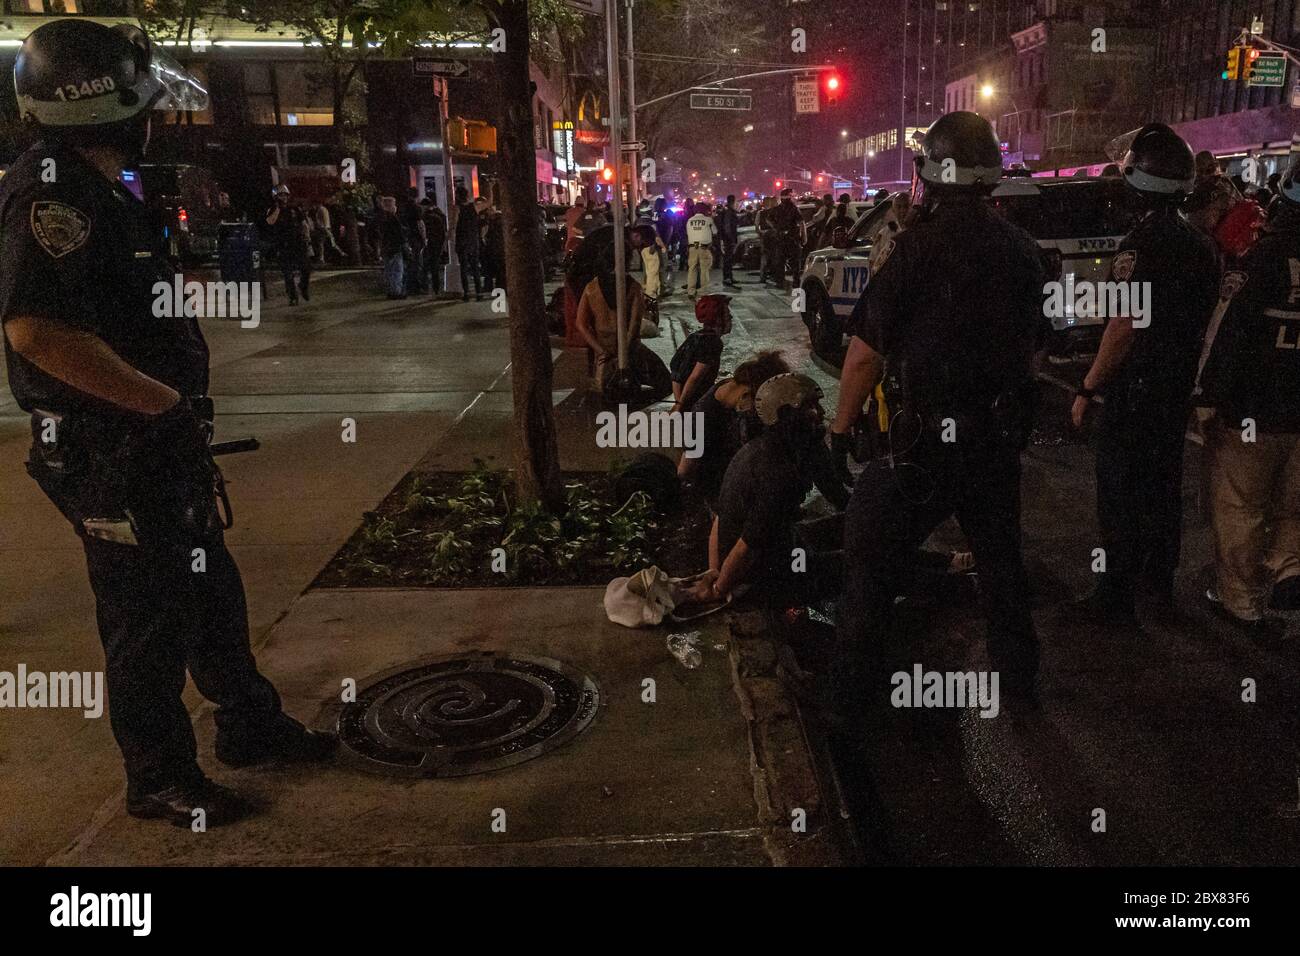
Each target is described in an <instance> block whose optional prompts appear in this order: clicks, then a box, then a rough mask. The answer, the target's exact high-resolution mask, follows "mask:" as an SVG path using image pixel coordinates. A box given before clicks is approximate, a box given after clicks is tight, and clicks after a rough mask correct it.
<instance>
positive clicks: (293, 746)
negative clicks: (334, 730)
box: [216, 714, 339, 767]
mask: <svg viewBox="0 0 1300 956" xmlns="http://www.w3.org/2000/svg"><path fill="white" fill-rule="evenodd" d="M338 745H339V739H338V737H337V736H335V735H334V734H329V733H322V732H320V731H315V730H308V729H307V728H306V727H304V726H303V725H302V724H300V723H298V721H296V720H294V719H293V718H292V717H290V716H288V715H287V714H280V715H279V716H277V717H276V718H275V719H274V720H273V721H272V722H271V723H270V725H268V726H265V727H262V728H259V729H258V730H256V731H253V732H250V733H246V734H243V733H241V734H240V735H238V736H235V735H233V734H222V733H221V732H220V731H218V732H217V745H216V752H217V759H218V760H220V761H221V762H222V763H223V764H225V765H226V766H227V767H251V766H254V765H255V764H263V763H319V762H321V761H323V760H327V759H329V758H330V757H331V756H332V755H333V754H334V751H335V750H337V749H338Z"/></svg>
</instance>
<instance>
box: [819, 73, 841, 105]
mask: <svg viewBox="0 0 1300 956" xmlns="http://www.w3.org/2000/svg"><path fill="white" fill-rule="evenodd" d="M843 85H844V84H843V83H842V82H841V81H840V75H839V74H838V73H828V74H827V75H826V82H825V83H824V84H823V86H825V88H826V103H827V105H830V104H831V103H834V102H835V101H836V100H837V99H839V96H840V90H841V88H842V87H843Z"/></svg>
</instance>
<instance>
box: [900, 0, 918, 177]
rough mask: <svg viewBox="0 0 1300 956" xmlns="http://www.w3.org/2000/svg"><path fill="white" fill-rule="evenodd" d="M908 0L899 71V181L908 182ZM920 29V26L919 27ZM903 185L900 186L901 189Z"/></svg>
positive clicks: (905, 10)
mask: <svg viewBox="0 0 1300 956" xmlns="http://www.w3.org/2000/svg"><path fill="white" fill-rule="evenodd" d="M908 6H909V3H908V0H903V69H902V70H901V71H900V72H899V75H900V77H901V78H902V81H903V92H902V93H901V94H900V95H899V97H898V181H899V182H900V183H906V182H907V181H908V180H909V179H910V178H911V177H910V176H908V175H907V164H906V157H907V153H905V152H904V151H903V149H904V146H905V142H904V140H905V137H906V135H907V16H908ZM918 29H919V27H918ZM902 188H903V187H902V186H900V187H899V189H902Z"/></svg>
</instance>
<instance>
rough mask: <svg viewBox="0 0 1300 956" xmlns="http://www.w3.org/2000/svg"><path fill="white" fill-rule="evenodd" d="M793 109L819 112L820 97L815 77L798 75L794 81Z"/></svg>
mask: <svg viewBox="0 0 1300 956" xmlns="http://www.w3.org/2000/svg"><path fill="white" fill-rule="evenodd" d="M794 111H795V112H796V113H820V112H821V99H820V96H819V94H818V92H817V77H815V76H810V77H798V78H797V79H795V81H794Z"/></svg>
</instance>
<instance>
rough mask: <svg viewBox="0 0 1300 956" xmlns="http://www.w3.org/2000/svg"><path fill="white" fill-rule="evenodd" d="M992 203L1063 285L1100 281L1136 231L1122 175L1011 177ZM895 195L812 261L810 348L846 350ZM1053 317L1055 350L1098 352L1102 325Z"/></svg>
mask: <svg viewBox="0 0 1300 956" xmlns="http://www.w3.org/2000/svg"><path fill="white" fill-rule="evenodd" d="M991 201H992V203H993V205H994V207H995V208H997V209H998V210H999V211H1000V212H1001V213H1002V214H1003V215H1005V216H1006V217H1007V218H1008V219H1010V220H1011V221H1012V222H1014V223H1015V224H1016V225H1018V226H1020V227H1021V228H1022V229H1024V230H1025V231H1027V232H1028V233H1029V234H1030V235H1032V236H1033V237H1034V238H1035V239H1036V240H1038V245H1039V246H1040V247H1041V248H1042V249H1043V251H1044V254H1045V255H1046V257H1047V258H1048V260H1049V263H1048V269H1049V272H1050V273H1052V274H1053V276H1059V278H1060V280H1061V281H1062V282H1068V281H1071V280H1070V276H1071V275H1072V276H1073V281H1075V282H1077V281H1081V280H1084V279H1088V280H1093V281H1102V280H1104V279H1106V277H1107V273H1108V272H1109V270H1110V262H1111V260H1112V259H1113V258H1114V257H1115V252H1116V250H1117V249H1118V248H1119V243H1120V241H1121V240H1122V239H1123V238H1124V236H1125V235H1127V234H1128V232H1129V229H1130V228H1131V227H1132V223H1133V218H1134V215H1135V211H1136V209H1135V207H1134V205H1133V204H1132V200H1131V198H1130V195H1129V193H1128V191H1127V189H1126V187H1125V185H1124V181H1123V180H1122V179H1118V178H1113V179H1111V178H1108V179H1093V178H1083V177H1076V178H1069V179H1052V178H1038V179H1031V178H1010V179H1004V180H1003V181H1002V182H1001V183H1000V184H999V185H998V187H997V188H996V189H995V190H994V191H993V194H992V197H991ZM892 202H893V200H892V197H891V198H890V199H886V200H885V201H884V202H882V203H880V204H878V205H876V206H872V207H871V208H869V209H868V210H867V211H866V212H864V213H863V214H862V216H861V217H859V218H858V221H857V222H855V223H854V224H853V230H852V231H851V232H850V233H849V236H848V239H847V240H846V241H845V242H844V243H842V244H841V247H840V248H825V249H818V250H816V251H815V252H813V253H811V254H810V255H809V256H808V263H807V266H806V267H805V269H804V274H803V278H802V281H801V287H802V288H803V290H804V293H805V300H804V302H805V308H804V313H803V319H804V324H806V325H807V326H808V335H809V339H810V340H811V342H812V347H813V350H814V351H815V352H817V353H819V354H822V355H824V356H826V357H837V353H838V352H840V351H841V350H842V349H843V346H844V335H845V334H846V333H847V330H848V320H849V316H850V315H851V313H852V312H853V307H854V306H855V305H856V304H857V301H858V298H859V296H861V294H862V291H863V290H864V289H865V288H866V287H867V281H868V279H869V278H870V275H871V267H870V257H871V243H872V240H873V239H874V238H875V236H876V234H877V232H878V231H879V230H880V227H881V226H882V225H883V223H884V222H885V217H886V215H887V214H888V211H889V208H890V206H891V205H892ZM1063 311H1064V314H1063V315H1060V316H1056V317H1053V318H1052V319H1051V322H1052V332H1053V336H1052V341H1051V343H1050V347H1051V349H1052V351H1053V352H1057V353H1067V352H1070V351H1074V350H1087V349H1093V348H1095V347H1096V344H1097V342H1098V341H1100V336H1101V330H1102V326H1103V324H1104V320H1103V319H1102V318H1101V317H1099V316H1095V315H1086V314H1075V313H1074V311H1073V308H1072V307H1069V308H1067V309H1065V310H1063Z"/></svg>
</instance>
